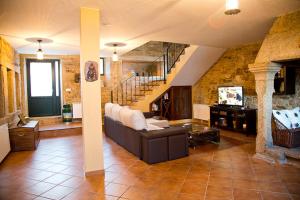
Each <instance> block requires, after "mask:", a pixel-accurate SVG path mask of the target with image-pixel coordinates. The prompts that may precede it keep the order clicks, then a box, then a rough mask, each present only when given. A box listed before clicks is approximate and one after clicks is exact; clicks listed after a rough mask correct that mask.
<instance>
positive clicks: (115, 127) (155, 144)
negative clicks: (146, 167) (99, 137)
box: [104, 114, 189, 164]
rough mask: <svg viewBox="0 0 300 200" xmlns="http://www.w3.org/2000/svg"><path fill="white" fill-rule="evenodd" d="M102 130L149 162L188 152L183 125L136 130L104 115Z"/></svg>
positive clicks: (186, 154) (172, 158)
mask: <svg viewBox="0 0 300 200" xmlns="http://www.w3.org/2000/svg"><path fill="white" fill-rule="evenodd" d="M145 116H146V117H148V116H149V115H147V114H145ZM104 131H105V135H106V136H108V137H109V138H111V139H112V140H113V141H115V142H116V143H118V144H119V145H121V146H122V147H124V148H125V149H126V150H127V151H129V152H130V153H132V154H134V155H135V156H137V157H139V158H140V159H141V160H143V161H145V162H147V163H149V164H153V163H159V162H164V161H168V160H174V159H178V158H182V157H185V156H188V154H189V150H188V141H187V129H186V128H183V127H169V128H165V129H163V130H154V131H146V130H141V131H137V130H134V129H132V128H129V127H127V126H124V125H123V124H122V123H121V122H119V121H115V120H113V119H112V118H110V117H108V116H104Z"/></svg>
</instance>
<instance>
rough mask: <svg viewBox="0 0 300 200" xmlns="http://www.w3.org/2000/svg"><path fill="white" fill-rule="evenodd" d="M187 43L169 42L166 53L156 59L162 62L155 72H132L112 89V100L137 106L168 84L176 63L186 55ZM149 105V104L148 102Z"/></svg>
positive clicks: (157, 61)
mask: <svg viewBox="0 0 300 200" xmlns="http://www.w3.org/2000/svg"><path fill="white" fill-rule="evenodd" d="M189 47H190V46H189V45H186V44H175V43H169V45H168V47H167V48H166V49H165V51H164V54H163V55H162V56H160V57H159V58H157V59H156V60H155V62H156V63H160V64H159V66H158V69H157V71H156V72H154V73H147V72H143V73H142V74H132V75H131V76H129V77H128V78H127V79H125V80H123V81H122V82H120V83H119V84H118V85H117V86H116V87H115V88H113V89H112V90H111V102H112V103H118V104H120V105H123V106H125V105H126V106H130V107H135V106H136V105H138V104H140V103H141V102H143V101H144V100H145V99H146V98H147V97H148V96H151V95H152V94H153V93H155V92H156V91H157V90H158V88H160V87H161V86H162V85H166V84H167V80H168V76H169V75H170V74H171V73H172V71H174V69H175V67H176V63H178V62H180V59H181V57H182V56H184V55H185V51H186V48H189ZM148 106H149V104H148Z"/></svg>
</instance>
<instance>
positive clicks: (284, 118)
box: [273, 110, 292, 128]
mask: <svg viewBox="0 0 300 200" xmlns="http://www.w3.org/2000/svg"><path fill="white" fill-rule="evenodd" d="M273 116H274V117H275V118H276V119H277V120H278V121H279V122H281V123H282V124H283V125H284V126H285V127H286V128H292V122H291V120H290V117H289V111H288V110H273Z"/></svg>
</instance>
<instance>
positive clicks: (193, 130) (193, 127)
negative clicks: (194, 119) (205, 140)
mask: <svg viewBox="0 0 300 200" xmlns="http://www.w3.org/2000/svg"><path fill="white" fill-rule="evenodd" d="M182 126H183V127H186V128H187V129H188V130H189V133H190V134H194V135H199V134H205V133H209V132H216V131H219V129H217V128H212V127H208V126H204V125H201V124H196V123H186V124H183V125H182Z"/></svg>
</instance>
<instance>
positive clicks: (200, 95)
mask: <svg viewBox="0 0 300 200" xmlns="http://www.w3.org/2000/svg"><path fill="white" fill-rule="evenodd" d="M259 48H260V43H256V44H249V45H244V46H240V47H236V48H231V49H228V50H227V51H226V52H225V53H224V54H223V56H222V57H221V58H220V59H219V60H218V61H217V62H216V63H215V64H214V65H213V66H212V67H211V68H210V69H209V70H208V71H207V72H206V74H205V75H203V76H202V77H201V78H200V79H199V80H198V81H197V83H196V84H195V85H194V86H193V103H197V104H209V105H211V104H213V103H215V102H216V101H217V100H218V91H217V90H218V87H219V86H243V87H244V93H245V96H246V97H245V105H246V106H247V107H256V101H253V100H252V98H251V97H252V96H255V95H256V92H255V80H254V75H253V74H252V73H251V72H250V71H249V70H248V64H250V63H253V62H254V60H255V58H256V55H257V52H258V50H259ZM248 99H249V100H248Z"/></svg>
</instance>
